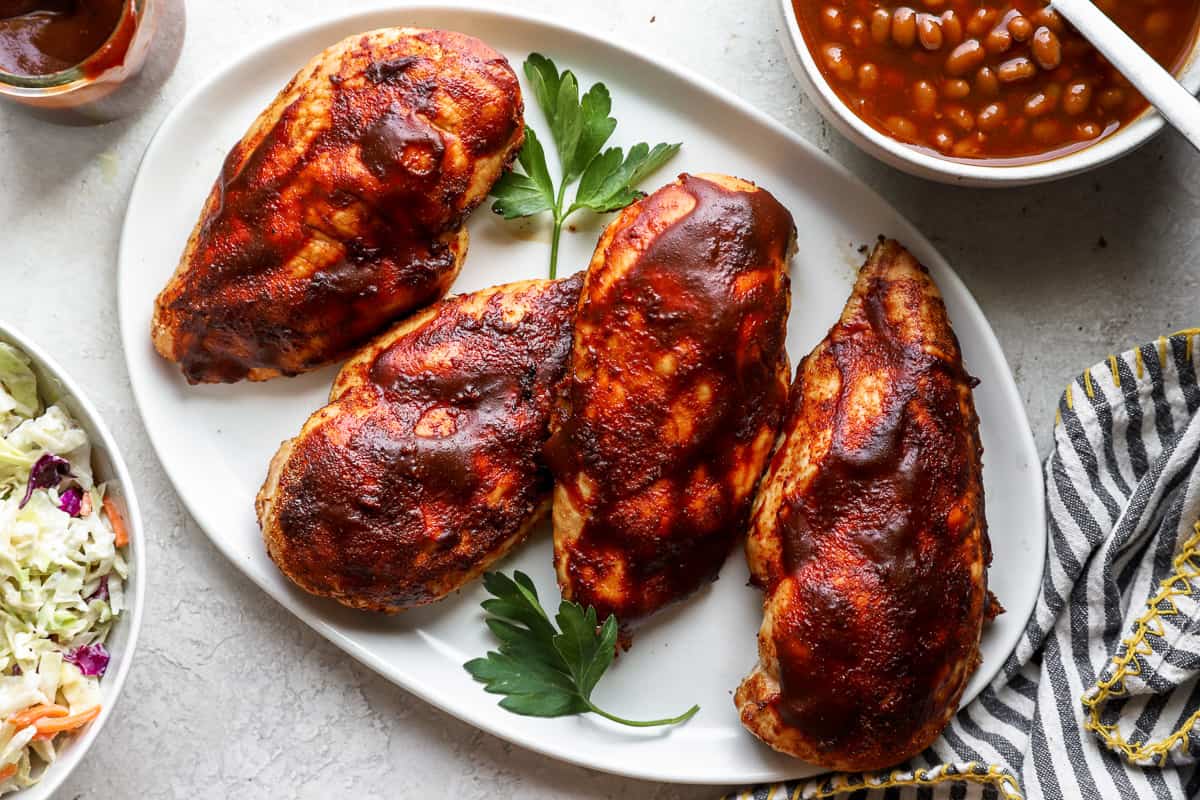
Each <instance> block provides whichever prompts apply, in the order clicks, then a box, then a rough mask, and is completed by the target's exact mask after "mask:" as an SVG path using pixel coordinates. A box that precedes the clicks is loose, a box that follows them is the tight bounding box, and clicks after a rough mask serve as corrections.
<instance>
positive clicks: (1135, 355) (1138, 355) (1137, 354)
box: [1133, 347, 1146, 381]
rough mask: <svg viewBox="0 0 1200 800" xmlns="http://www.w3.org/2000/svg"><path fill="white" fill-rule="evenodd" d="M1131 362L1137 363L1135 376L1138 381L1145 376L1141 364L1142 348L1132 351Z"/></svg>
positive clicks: (1144, 370) (1143, 367)
mask: <svg viewBox="0 0 1200 800" xmlns="http://www.w3.org/2000/svg"><path fill="white" fill-rule="evenodd" d="M1133 360H1134V362H1136V363H1137V376H1138V380H1139V381H1140V380H1141V379H1142V378H1143V377H1144V376H1145V375H1146V369H1145V366H1144V365H1143V364H1142V348H1140V347H1139V348H1138V349H1136V350H1134V351H1133Z"/></svg>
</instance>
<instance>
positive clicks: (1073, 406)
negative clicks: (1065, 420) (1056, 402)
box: [1067, 384, 1075, 410]
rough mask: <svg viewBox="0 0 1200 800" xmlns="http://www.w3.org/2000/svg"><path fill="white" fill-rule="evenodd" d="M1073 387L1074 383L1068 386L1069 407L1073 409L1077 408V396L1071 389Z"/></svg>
mask: <svg viewBox="0 0 1200 800" xmlns="http://www.w3.org/2000/svg"><path fill="white" fill-rule="evenodd" d="M1073 388H1074V384H1071V386H1068V387H1067V408H1070V409H1072V410H1073V409H1074V408H1075V398H1074V397H1072V396H1071V389H1073Z"/></svg>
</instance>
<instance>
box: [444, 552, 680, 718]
mask: <svg viewBox="0 0 1200 800" xmlns="http://www.w3.org/2000/svg"><path fill="white" fill-rule="evenodd" d="M483 585H484V587H485V588H486V589H487V590H488V592H489V593H490V594H491V595H492V599H488V600H484V601H483V603H482V605H483V609H484V610H485V611H487V612H488V617H487V620H486V622H487V626H488V628H489V629H490V630H491V632H492V634H493V635H495V637H496V638H497V639H498V640H499V641H500V649H499V651H492V652H489V653H488V654H487V656H485V657H484V658H476V659H474V660H472V661H468V662H467V663H466V664H463V668H464V669H466V671H467V672H469V673H470V674H471V677H473V678H474V679H475V680H477V681H479V682H480V683H482V684H484V691H486V692H490V693H491V694H502V695H504V698H503V699H501V700H500V707H501V708H504V709H506V710H508V711H511V712H513V713H514V714H523V715H525V716H530V717H563V716H569V715H571V714H584V713H587V712H592V713H594V714H599V715H600V716H602V717H605V718H606V719H610V720H612V721H613V722H619V723H621V724H622V725H631V726H633V727H638V728H645V727H651V726H656V725H677V724H679V723H681V722H686V721H687V720H689V719H691V718H692V716H693V715H695V713H696V712H697V711H699V710H700V707H699V706H692V707H691V708H690V709H688V710H687V711H686V712H684V713H683V714H681V715H679V716H678V717H671V718H669V719H655V720H648V721H634V720H628V719H623V718H622V717H618V716H615V715H613V714H610V713H608V712H607V711H603V710H601V709H599V708H597V707H596V706H595V705H594V704H593V703H592V700H591V697H592V690H593V689H594V688H596V684H597V683H598V682H599V681H600V677H601V676H602V675H604V672H605V671H606V670H607V669H608V667H609V665H611V664H612V661H613V657H614V656H615V655H616V649H617V618H616V617H614V616H609V618H608V619H606V620H605V621H604V624H603V625H600V624H598V622H597V619H596V609H594V608H592V607H590V606H589V607H588V609H587V610H586V611H585V610H584V609H583V607H582V606H580V605H579V604H578V603H571V602H568V601H566V600H564V601H563V602H562V603H561V604H560V605H559V608H558V614H556V615H555V618H554V619H555V621H556V622H557V623H558V627H557V628H555V626H554V623H552V622H551V621H550V617H549V615H547V614H546V611H545V610H544V609H543V608H542V605H541V603H540V602H539V600H538V595H537V589H536V588H534V585H533V581H531V580H530V579H529V576H528V575H526V574H525V573H523V572H515V573H514V574H513V577H511V578H510V577H508V576H507V575H504V574H503V573H499V572H489V573H486V574H485V575H484V576H483Z"/></svg>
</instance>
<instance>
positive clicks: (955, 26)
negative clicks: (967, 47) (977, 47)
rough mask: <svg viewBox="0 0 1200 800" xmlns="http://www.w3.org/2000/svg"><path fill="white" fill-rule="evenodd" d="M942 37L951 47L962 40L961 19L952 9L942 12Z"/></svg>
mask: <svg viewBox="0 0 1200 800" xmlns="http://www.w3.org/2000/svg"><path fill="white" fill-rule="evenodd" d="M942 37H943V38H944V39H945V40H946V41H947V42H949V43H950V45H951V46H952V47H953V46H954V45H957V44H958V43H959V42H961V41H962V38H963V27H962V20H961V19H959V18H958V14H955V13H954V12H953V11H943V12H942Z"/></svg>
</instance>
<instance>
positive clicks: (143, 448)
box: [0, 0, 1200, 799]
mask: <svg viewBox="0 0 1200 800" xmlns="http://www.w3.org/2000/svg"><path fill="white" fill-rule="evenodd" d="M771 2H773V0H756V1H755V2H748V3H729V2H725V0H671V1H670V2H668V1H667V0H607V2H605V3H604V4H603V7H602V10H601V8H600V7H599V6H598V5H597V4H593V3H582V2H563V0H559V1H558V2H553V1H552V0H513V2H511V3H510V4H511V5H513V6H515V7H519V8H527V9H530V10H533V11H536V12H541V13H551V14H556V15H559V16H560V17H562V18H565V19H568V20H572V21H575V22H576V23H578V24H579V25H581V26H583V27H586V28H589V29H591V30H594V31H597V32H601V33H606V34H608V33H611V35H612V36H613V37H614V38H618V39H621V40H623V41H627V42H631V43H635V44H639V45H640V46H643V47H645V48H646V49H648V50H651V51H652V52H655V53H657V54H659V55H661V56H664V57H667V58H669V59H672V60H675V61H677V62H680V63H682V64H685V65H687V66H689V67H691V68H693V69H695V70H698V71H700V72H701V73H704V74H705V75H707V76H708V77H710V78H712V79H714V80H715V81H717V82H719V83H721V84H723V85H724V86H726V87H728V88H730V89H733V90H734V91H736V92H737V93H738V94H739V95H741V96H742V97H744V98H746V99H747V100H749V101H750V102H752V103H754V104H756V105H758V106H759V107H760V108H763V109H766V110H767V111H768V112H770V113H771V114H773V115H775V116H776V117H778V118H779V119H781V120H782V121H783V122H785V123H786V124H787V125H789V126H790V127H791V128H793V129H794V130H796V131H797V132H799V133H800V134H801V135H803V136H804V137H806V138H807V139H809V140H810V141H812V142H814V143H816V144H817V145H818V146H819V147H821V148H822V149H823V150H826V151H827V152H829V153H831V154H832V155H833V156H834V157H835V158H837V159H839V160H841V161H842V162H843V163H845V164H847V165H848V166H849V167H850V169H852V170H853V171H854V172H856V173H858V174H859V175H860V176H862V177H863V178H865V179H866V180H867V182H868V183H870V184H871V185H872V186H874V187H875V188H876V189H877V190H878V191H880V192H881V193H883V194H884V195H885V196H886V197H887V198H888V199H889V200H891V201H892V202H893V203H894V204H895V205H897V206H898V207H899V208H900V209H901V211H902V212H903V213H905V214H906V215H907V216H909V218H910V219H912V220H913V221H914V222H915V223H916V224H917V225H918V226H919V227H920V228H921V229H922V230H924V231H925V233H926V234H928V235H929V236H930V237H932V238H933V240H934V241H935V242H936V243H937V245H938V246H939V247H940V248H941V250H942V252H943V253H944V254H945V255H946V256H947V258H949V260H950V262H951V263H952V264H954V265H955V267H956V268H957V269H958V271H959V273H960V274H961V275H962V277H963V279H964V280H965V281H966V283H967V285H968V286H970V287H971V289H972V291H973V292H974V293H975V295H976V297H977V298H978V299H979V302H980V304H981V305H982V306H983V309H984V311H985V313H986V314H987V315H988V316H989V317H990V318H991V320H992V323H993V325H994V326H995V328H996V332H997V333H998V334H999V337H1000V341H1001V343H1002V344H1003V346H1004V349H1005V351H1006V353H1007V354H1008V358H1009V360H1010V362H1011V364H1012V367H1013V370H1014V371H1015V373H1016V377H1017V383H1018V385H1019V386H1020V388H1021V392H1022V395H1023V397H1024V398H1025V401H1026V404H1027V406H1028V410H1029V415H1030V419H1031V420H1032V422H1033V428H1034V431H1035V433H1036V435H1037V441H1038V446H1039V448H1040V449H1041V450H1043V451H1044V450H1045V449H1046V448H1047V446H1048V443H1049V437H1050V427H1051V423H1052V418H1053V408H1054V403H1055V402H1056V400H1057V397H1058V394H1059V391H1060V389H1061V387H1062V386H1063V385H1065V383H1066V381H1067V380H1068V379H1069V378H1070V377H1071V376H1072V375H1073V374H1075V373H1076V372H1078V371H1079V370H1080V369H1082V368H1083V367H1085V366H1087V365H1090V364H1091V363H1093V362H1095V361H1098V360H1100V359H1102V358H1104V356H1105V355H1106V354H1108V353H1109V352H1110V351H1113V350H1118V349H1122V348H1125V347H1127V346H1130V345H1133V344H1136V343H1139V342H1142V341H1144V340H1148V339H1152V338H1154V337H1156V336H1157V335H1159V334H1160V333H1166V332H1169V331H1172V330H1175V329H1178V328H1182V327H1187V326H1192V325H1196V324H1200V311H1198V309H1197V300H1200V291H1198V288H1200V271H1198V270H1197V268H1196V266H1195V265H1194V264H1193V259H1194V258H1195V256H1196V254H1197V244H1196V242H1197V234H1198V230H1200V229H1198V227H1197V225H1196V220H1197V218H1198V216H1200V190H1197V189H1196V185H1197V184H1196V179H1197V178H1198V177H1200V171H1198V170H1197V164H1198V163H1200V161H1197V159H1196V154H1195V153H1193V152H1192V151H1191V150H1190V148H1189V147H1188V146H1187V145H1186V144H1185V143H1184V141H1183V140H1182V139H1181V138H1179V137H1178V136H1176V135H1175V134H1174V133H1171V132H1167V133H1164V134H1163V135H1162V136H1160V137H1159V138H1158V139H1156V140H1155V141H1153V142H1152V143H1150V144H1149V145H1147V146H1146V147H1145V148H1144V149H1142V150H1141V151H1140V152H1138V153H1136V154H1134V155H1132V156H1130V157H1128V158H1126V159H1124V160H1122V161H1120V162H1118V163H1117V164H1115V165H1112V166H1110V167H1107V168H1105V169H1102V170H1100V171H1098V172H1094V173H1092V174H1090V175H1086V176H1083V177H1080V178H1076V179H1072V180H1068V181H1064V182H1061V183H1058V184H1054V185H1051V186H1048V187H1040V188H1032V189H1025V190H1006V191H1003V192H988V191H980V190H968V189H957V188H950V187H944V186H940V185H936V184H932V183H926V182H924V181H920V180H917V179H914V178H908V177H906V176H904V175H902V174H900V173H897V172H895V171H892V170H890V169H888V168H886V167H883V166H882V165H880V164H877V163H875V162H874V161H872V160H871V159H870V158H868V157H867V156H864V155H862V154H861V153H859V152H858V151H857V150H856V149H855V148H854V147H853V146H852V145H850V144H849V143H848V142H846V141H845V140H843V139H841V138H840V137H839V136H838V135H837V134H836V133H834V132H833V131H832V130H831V129H830V128H829V127H828V126H827V125H826V124H825V123H824V122H823V121H822V120H821V118H820V117H819V116H818V115H817V113H816V112H815V110H814V109H813V108H812V106H811V104H810V103H808V101H807V100H806V99H805V98H804V97H803V96H802V94H801V93H800V90H799V89H798V88H797V86H796V83H795V81H794V80H793V78H792V77H791V74H790V72H789V71H788V67H787V64H786V62H785V59H784V54H783V51H782V49H781V45H780V44H779V40H778V38H777V32H776V30H775V24H774V17H773V13H772V9H771V7H770V5H769V3H771ZM346 5H347V6H352V5H357V4H355V3H349V2H348V3H346ZM363 5H365V4H363ZM192 6H193V7H192V9H191V17H190V19H189V31H188V39H187V43H186V46H185V49H184V53H183V57H182V60H181V62H180V66H179V68H178V70H177V72H176V73H175V75H174V77H173V78H172V79H171V81H170V82H169V83H168V84H167V86H166V87H165V89H164V91H163V96H162V97H161V98H160V99H159V100H158V101H157V102H156V103H155V104H154V105H153V106H152V107H151V108H150V109H148V110H147V112H146V113H145V114H143V115H142V116H141V117H140V118H137V119H134V120H130V121H123V122H119V123H114V124H111V125H108V126H105V127H100V128H91V129H69V128H55V127H50V126H47V125H45V124H42V123H38V122H35V121H33V120H30V119H28V118H26V117H25V116H23V115H21V114H18V113H14V112H12V111H10V110H7V109H0V141H3V143H4V146H3V147H0V219H3V220H4V221H5V227H4V231H3V233H2V234H0V317H3V318H4V319H5V320H7V321H9V322H11V323H13V324H15V325H17V326H19V327H20V328H22V329H23V330H25V331H26V332H27V333H28V334H29V335H31V336H32V337H34V338H35V339H36V340H37V341H39V342H40V343H42V344H43V346H45V347H46V348H47V349H49V350H50V351H51V352H52V353H53V354H54V355H55V356H56V357H57V358H58V359H59V360H60V361H61V362H62V363H63V365H64V366H65V367H66V368H67V369H68V370H69V371H70V372H71V373H72V374H73V375H74V376H75V377H76V378H77V379H78V380H79V381H80V382H81V383H83V384H84V385H85V386H87V387H89V388H90V390H91V394H92V397H93V399H94V400H95V401H96V402H97V403H98V405H99V406H100V409H101V411H102V413H103V414H104V415H105V417H106V418H107V419H108V421H109V422H110V424H111V425H112V426H113V428H114V432H115V434H116V436H117V439H118V440H119V441H120V442H121V443H122V445H123V446H124V448H125V452H126V455H127V458H128V460H129V462H130V466H131V468H132V469H133V472H134V475H135V476H136V478H137V480H138V482H139V490H140V492H141V497H142V503H143V506H144V507H145V512H146V524H147V529H148V530H149V531H150V534H151V540H150V542H149V551H148V556H149V563H150V565H151V568H152V569H151V572H152V574H151V575H150V583H149V592H148V598H149V605H148V608H147V615H146V627H145V630H144V632H143V637H142V640H141V648H140V651H139V653H138V657H137V661H136V663H135V665H134V668H133V671H132V674H131V678H130V682H129V684H128V686H127V688H126V693H125V696H124V698H123V700H122V701H121V705H120V707H119V709H118V713H117V714H116V716H115V718H114V719H113V720H112V721H111V722H110V724H109V726H108V728H107V730H106V732H105V736H104V737H103V739H102V741H100V742H99V743H98V744H97V745H96V747H95V749H94V750H93V751H92V753H91V755H90V757H89V759H88V761H87V762H86V763H85V764H84V766H83V767H82V768H81V769H80V771H79V772H78V773H77V774H76V775H75V776H74V777H73V779H72V780H71V781H70V782H69V783H68V784H67V785H66V787H65V788H64V790H63V792H62V796H63V797H65V798H75V797H95V798H106V799H107V798H127V797H145V798H166V797H189V798H226V797H229V798H260V797H261V798H267V797H271V798H324V797H355V798H364V799H365V798H384V797H388V798H394V797H407V796H435V795H436V796H439V797H455V798H476V797H478V798H483V797H488V798H492V797H508V796H510V795H512V794H513V793H515V792H516V789H517V787H520V789H521V790H522V792H523V796H525V797H529V798H550V797H588V798H626V797H628V798H633V797H638V798H642V797H655V798H664V799H665V798H693V797H695V798H700V797H715V796H716V795H717V793H718V790H717V789H715V788H705V787H668V786H655V785H652V784H646V783H640V782H635V781H628V780H623V779H620V778H615V777H611V776H606V775H601V774H598V773H593V772H588V771H586V770H583V769H579V768H575V767H570V766H565V765H561V764H557V763H555V762H552V761H550V760H548V759H546V758H543V757H542V756H538V755H535V754H533V753H528V752H525V751H523V750H521V749H520V748H517V747H514V746H512V745H509V744H507V743H504V742H502V741H500V740H498V739H495V738H493V737H491V736H489V735H487V734H483V733H479V732H477V731H476V730H474V729H473V728H471V727H470V726H468V725H465V724H463V723H460V722H458V721H457V720H454V719H452V718H450V717H448V716H446V715H444V714H442V713H441V712H439V711H436V710H434V709H433V708H431V707H430V706H428V705H426V704H425V703H423V702H421V701H420V700H417V699H416V698H414V697H412V696H410V695H408V694H407V693H405V692H404V691H402V690H400V689H397V688H395V687H394V686H392V685H391V684H389V683H387V682H385V681H384V680H382V679H381V678H378V677H376V676H375V675H374V674H373V673H371V672H369V671H368V670H366V669H365V668H363V667H360V666H358V665H357V664H356V663H354V662H352V661H351V660H350V659H349V658H347V657H345V656H343V655H342V654H341V653H340V652H339V651H337V650H335V649H334V648H333V647H332V646H331V645H329V644H327V643H325V642H324V641H323V640H320V639H318V637H317V636H316V635H315V634H313V633H311V632H310V631H309V630H308V629H307V628H306V627H305V626H304V625H302V624H301V623H300V622H298V621H296V620H294V619H293V618H291V617H290V616H289V615H288V614H287V613H286V612H284V611H283V610H282V609H281V608H279V607H278V606H277V605H276V604H275V603H274V602H272V601H271V600H269V599H268V598H267V597H266V596H265V595H263V594H262V593H261V592H259V591H258V590H257V589H256V588H255V587H254V586H253V585H251V584H250V582H249V581H248V580H246V579H245V578H243V577H242V576H241V574H240V573H238V572H237V571H236V570H235V569H234V568H233V567H232V566H230V565H229V564H228V563H227V562H226V561H225V560H224V559H223V558H222V557H221V556H220V555H219V554H218V553H217V551H216V550H215V549H214V548H213V547H212V546H211V545H209V543H208V540H207V539H206V538H205V536H204V534H203V533H202V532H201V531H200V530H199V529H198V528H197V527H196V525H195V523H194V522H192V520H191V519H190V518H189V517H188V515H187V514H186V512H185V511H184V510H183V508H182V506H181V505H180V503H179V500H178V499H177V498H176V496H175V493H174V491H173V490H172V489H171V487H170V486H169V485H168V483H167V481H166V478H165V477H164V476H163V475H162V474H161V472H160V470H159V467H158V463H157V461H156V459H155V456H154V454H153V452H152V451H151V448H150V445H149V442H148V441H147V439H146V436H145V433H144V432H143V430H142V426H141V423H140V421H139V419H138V415H137V411H136V409H135V408H134V404H133V399H132V396H131V394H130V390H129V383H128V378H127V377H126V374H125V367H124V361H123V359H122V356H121V352H120V346H119V344H118V337H117V312H116V305H115V292H114V279H115V271H116V265H115V264H116V248H117V241H118V236H119V229H120V223H121V219H122V215H123V211H124V206H125V199H126V196H127V194H128V191H129V187H130V184H131V182H132V179H133V176H134V173H135V170H136V167H137V163H138V159H139V158H140V154H141V152H142V150H143V148H144V147H145V145H146V143H147V141H148V140H149V138H150V135H151V133H152V132H153V131H154V128H155V126H156V125H157V123H158V122H159V120H161V119H162V117H163V115H164V114H165V113H166V112H167V111H168V110H169V109H170V107H171V105H172V104H173V103H174V102H175V101H176V100H177V99H178V98H179V97H180V96H181V95H182V94H183V93H184V92H185V91H186V90H187V88H188V87H189V86H191V85H193V84H194V83H195V82H196V81H198V80H200V79H202V78H203V77H204V76H205V75H207V74H208V73H209V72H210V71H211V70H213V69H215V68H217V67H220V66H221V64H222V63H223V62H224V61H225V60H226V59H228V58H231V57H233V56H234V55H236V54H238V53H241V52H243V51H245V50H246V49H247V48H250V47H252V46H254V45H255V44H256V43H258V42H260V41H262V40H263V39H264V38H266V37H269V36H272V35H274V33H275V32H277V31H279V30H281V29H286V28H288V27H292V26H296V25H299V24H302V23H304V22H306V21H309V20H310V19H314V18H317V17H320V16H325V15H328V14H329V13H330V11H329V9H330V8H331V4H329V3H327V2H323V0H288V2H287V3H266V2H236V1H235V0H202V2H198V1H197V0H193V3H192ZM652 19H653V21H652ZM547 47H549V45H547ZM996 534H997V535H1002V532H999V531H997V532H996Z"/></svg>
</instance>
